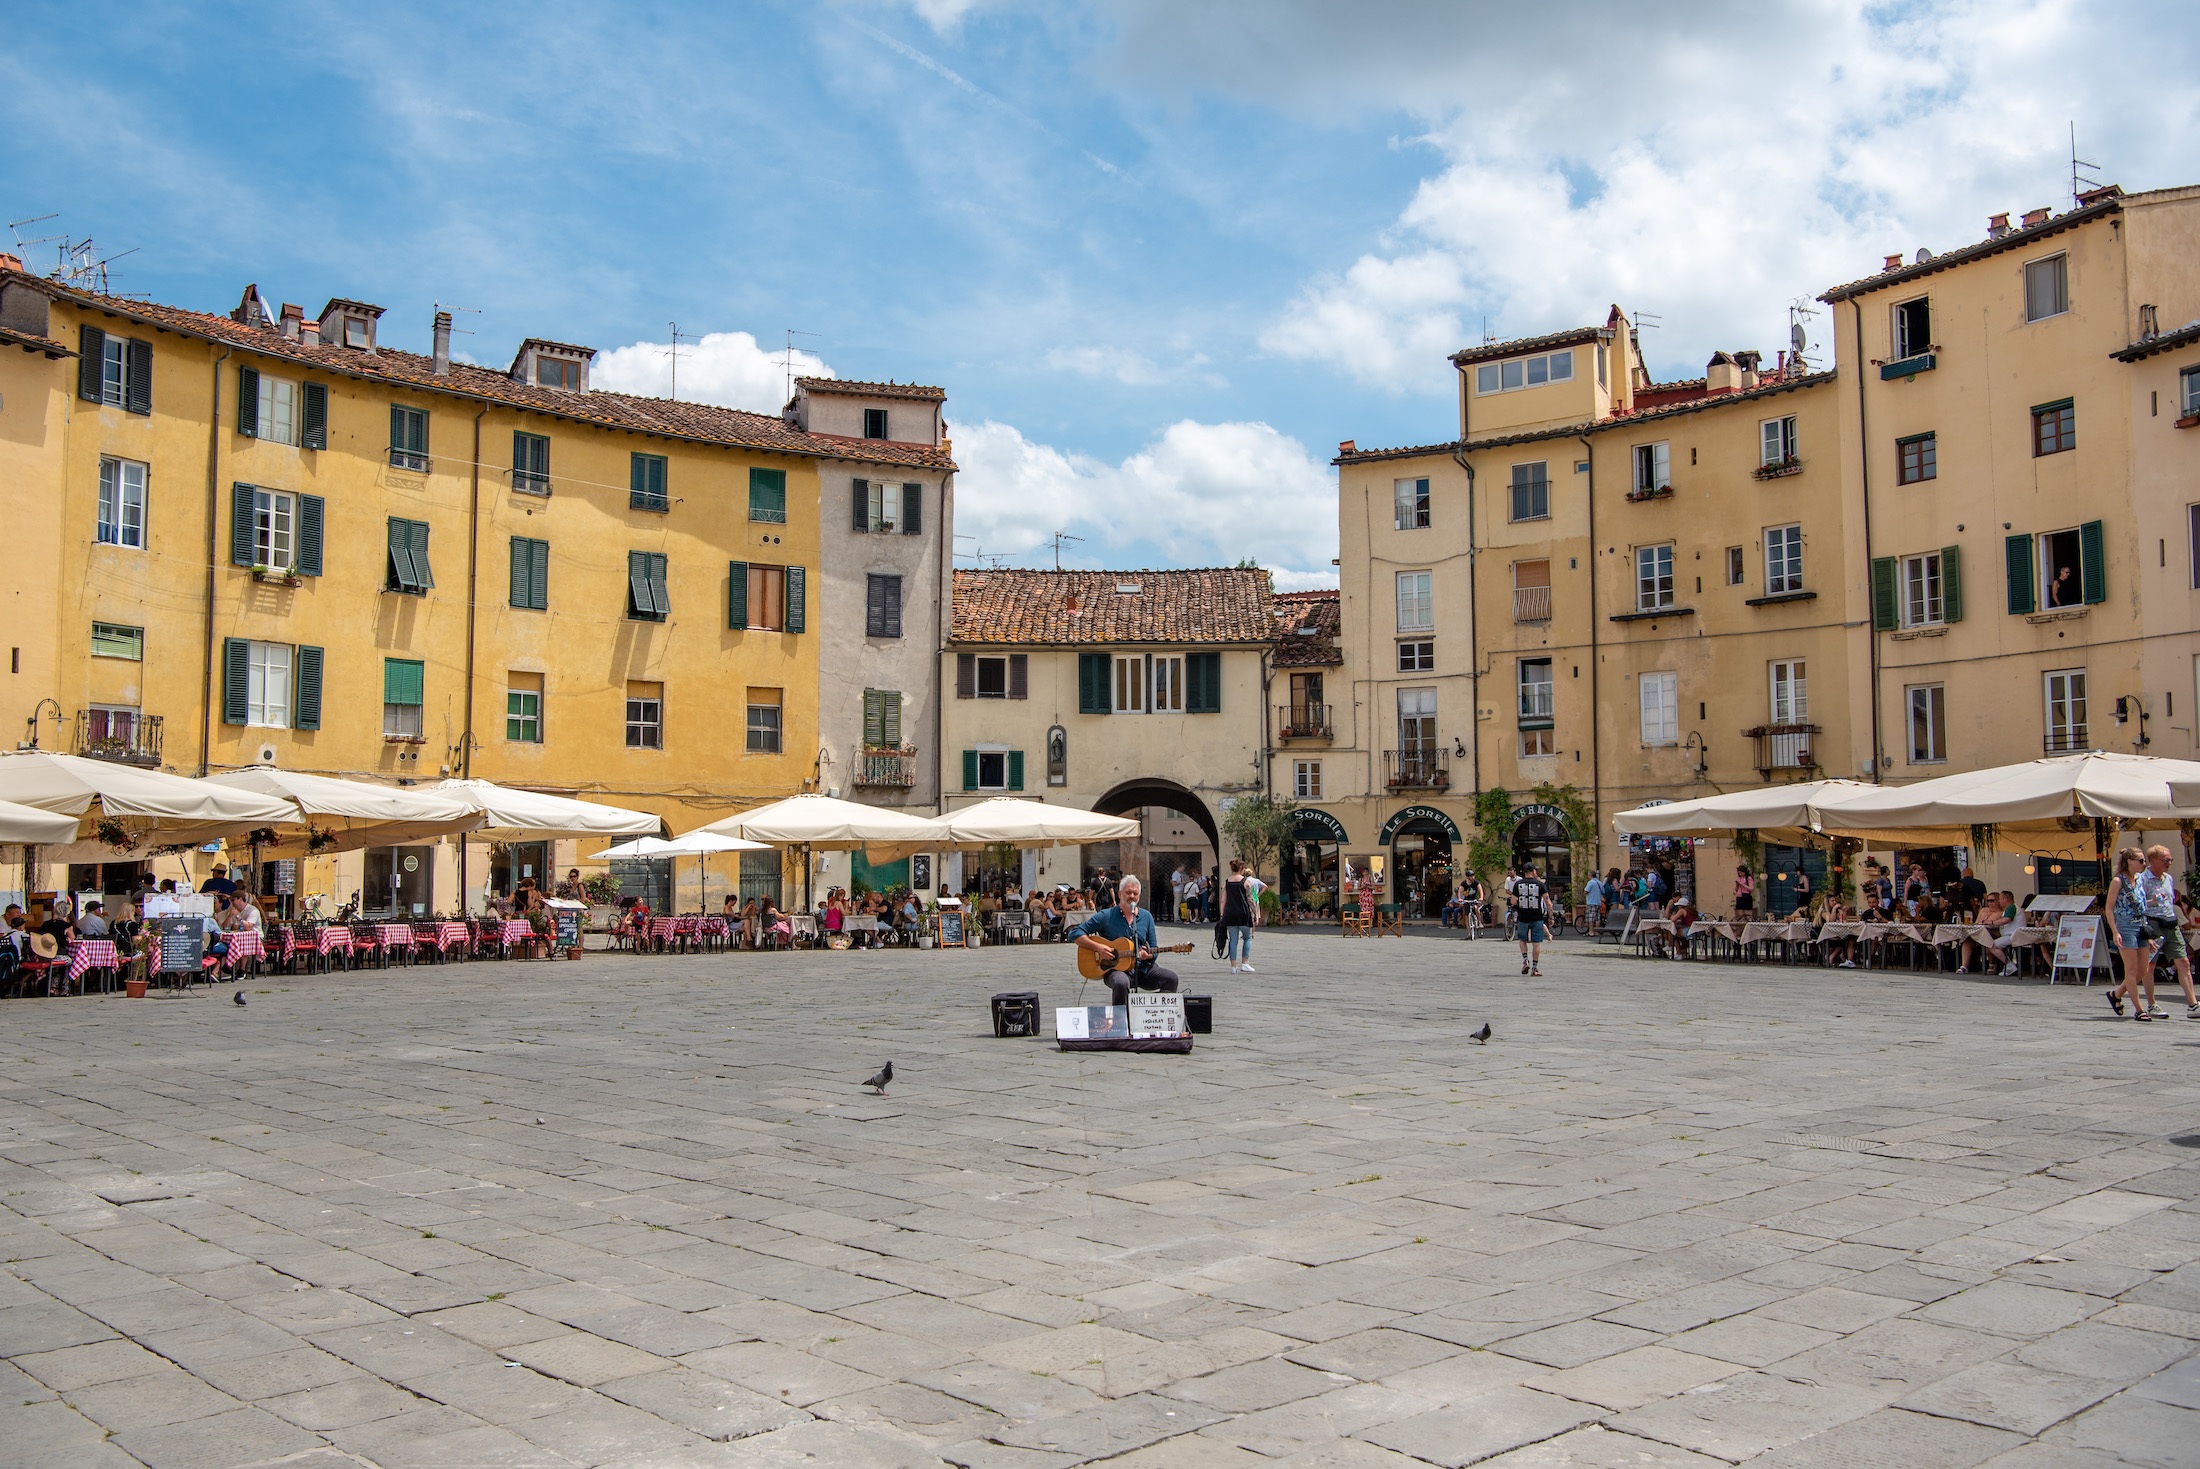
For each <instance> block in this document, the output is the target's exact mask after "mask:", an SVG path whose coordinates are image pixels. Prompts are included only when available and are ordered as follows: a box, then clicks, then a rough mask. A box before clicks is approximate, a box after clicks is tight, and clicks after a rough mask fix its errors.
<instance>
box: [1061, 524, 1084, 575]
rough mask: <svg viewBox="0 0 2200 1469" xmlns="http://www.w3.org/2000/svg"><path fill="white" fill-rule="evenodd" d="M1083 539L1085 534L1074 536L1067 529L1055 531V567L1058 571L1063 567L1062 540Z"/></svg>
mask: <svg viewBox="0 0 2200 1469" xmlns="http://www.w3.org/2000/svg"><path fill="white" fill-rule="evenodd" d="M1083 539H1084V537H1083V536H1073V535H1071V534H1070V533H1069V532H1068V531H1066V530H1058V531H1056V532H1055V533H1054V569H1055V570H1056V571H1060V570H1061V569H1062V542H1064V541H1082V540H1083Z"/></svg>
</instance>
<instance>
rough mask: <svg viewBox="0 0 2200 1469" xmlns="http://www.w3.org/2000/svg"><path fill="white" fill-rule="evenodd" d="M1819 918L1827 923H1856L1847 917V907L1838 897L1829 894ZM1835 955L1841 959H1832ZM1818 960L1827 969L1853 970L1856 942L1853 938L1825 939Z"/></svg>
mask: <svg viewBox="0 0 2200 1469" xmlns="http://www.w3.org/2000/svg"><path fill="white" fill-rule="evenodd" d="M1819 917H1820V918H1821V919H1823V920H1824V921H1825V922H1827V923H1854V922H1856V921H1857V920H1856V919H1854V918H1851V917H1850V916H1849V910H1848V907H1847V905H1846V904H1844V903H1843V902H1842V901H1841V899H1840V898H1839V896H1837V895H1835V894H1831V893H1829V894H1827V896H1826V904H1825V909H1824V911H1823V912H1822V913H1820V914H1819ZM1835 954H1839V955H1840V956H1841V957H1840V958H1839V959H1836V958H1834V957H1833V956H1834V955H1835ZM1820 958H1821V959H1822V960H1823V962H1824V963H1825V964H1826V966H1827V967H1828V968H1832V969H1854V968H1855V967H1856V940H1855V939H1854V938H1838V939H1827V940H1826V942H1825V948H1824V952H1823V953H1822V954H1821V955H1820Z"/></svg>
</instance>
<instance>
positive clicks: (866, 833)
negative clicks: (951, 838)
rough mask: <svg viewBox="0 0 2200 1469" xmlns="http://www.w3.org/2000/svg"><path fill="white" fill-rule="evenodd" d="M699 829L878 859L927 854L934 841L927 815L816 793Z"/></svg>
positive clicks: (783, 801) (774, 843) (739, 814)
mask: <svg viewBox="0 0 2200 1469" xmlns="http://www.w3.org/2000/svg"><path fill="white" fill-rule="evenodd" d="M697 830H698V831H705V832H713V833H716V834H717V835H719V836H729V837H741V838H744V839H746V840H748V841H752V842H763V843H764V844H766V845H767V846H773V847H808V848H810V849H811V850H813V851H819V852H853V851H856V850H857V849H859V848H861V849H863V850H864V851H866V852H869V853H871V854H872V855H873V856H874V857H875V856H877V855H878V854H879V853H880V852H881V851H895V849H898V851H895V855H906V854H907V853H909V852H922V851H926V850H929V847H930V844H931V843H932V842H933V840H934V830H933V824H932V821H931V819H930V818H928V817H923V816H911V815H908V814H907V813H905V812H901V811H888V810H886V809H884V808H882V807H878V806H866V805H864V804H863V803H862V802H860V801H843V800H840V799H838V798H837V797H834V796H822V795H818V794H816V793H815V792H808V793H805V794H803V795H799V796H789V797H787V798H786V799H785V800H782V801H774V802H772V803H771V804H770V805H768V806H758V807H757V808H756V809H754V810H753V811H741V812H737V813H735V814H734V815H732V816H728V817H725V818H723V819H721V820H718V821H713V822H711V823H710V824H709V825H708V826H704V827H700V828H698V829H697ZM694 834H695V833H692V832H691V833H690V834H689V835H691V836H692V835H694Z"/></svg>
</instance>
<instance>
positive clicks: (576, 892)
mask: <svg viewBox="0 0 2200 1469" xmlns="http://www.w3.org/2000/svg"><path fill="white" fill-rule="evenodd" d="M558 896H559V897H561V898H563V899H565V900H566V901H567V902H570V903H585V902H587V901H588V889H587V888H586V887H584V886H583V885H582V883H581V870H580V869H579V868H578V867H572V868H568V869H566V873H565V881H563V882H561V883H559V884H558Z"/></svg>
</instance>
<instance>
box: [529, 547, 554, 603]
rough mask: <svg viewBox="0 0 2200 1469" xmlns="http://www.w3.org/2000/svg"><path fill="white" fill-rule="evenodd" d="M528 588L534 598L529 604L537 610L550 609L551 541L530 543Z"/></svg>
mask: <svg viewBox="0 0 2200 1469" xmlns="http://www.w3.org/2000/svg"><path fill="white" fill-rule="evenodd" d="M527 559H528V567H527V590H528V593H529V595H530V596H531V597H532V598H533V600H532V601H530V602H529V603H528V604H527V605H528V606H529V607H531V608H533V609H534V610H535V611H537V612H548V611H549V610H550V543H549V542H548V541H533V542H530V543H529V545H528V558H527Z"/></svg>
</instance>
